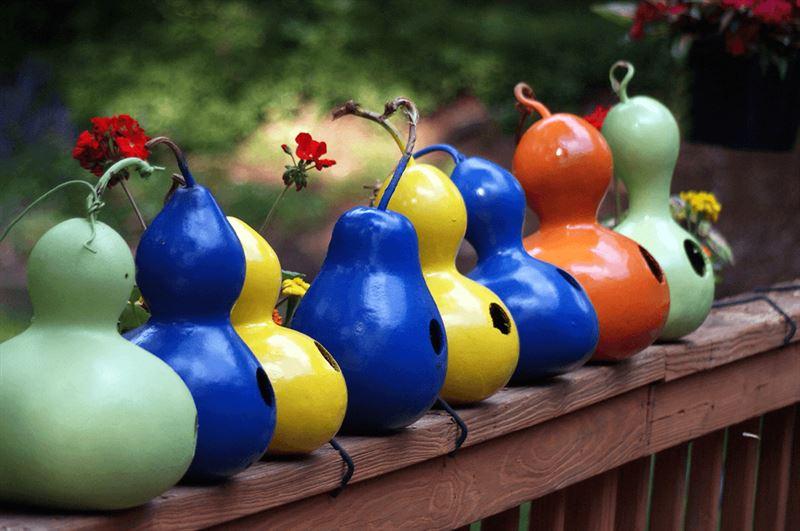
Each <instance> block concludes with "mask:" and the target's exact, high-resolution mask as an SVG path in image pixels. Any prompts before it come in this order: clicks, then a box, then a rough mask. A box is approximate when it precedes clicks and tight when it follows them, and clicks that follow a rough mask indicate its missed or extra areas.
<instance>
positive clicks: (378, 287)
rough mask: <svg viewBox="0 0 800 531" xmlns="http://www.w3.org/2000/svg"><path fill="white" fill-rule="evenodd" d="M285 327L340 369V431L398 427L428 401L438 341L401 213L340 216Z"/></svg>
mask: <svg viewBox="0 0 800 531" xmlns="http://www.w3.org/2000/svg"><path fill="white" fill-rule="evenodd" d="M292 327H293V328H295V329H296V330H298V331H300V332H303V333H305V334H307V335H308V336H310V337H313V338H315V339H316V340H317V341H319V342H320V343H322V344H323V345H325V347H326V348H327V349H328V351H329V352H330V353H331V354H332V355H333V357H334V359H336V362H337V363H338V364H339V367H341V369H342V373H343V374H344V378H345V382H346V383H347V392H348V401H347V413H346V415H345V420H344V424H343V426H342V430H343V431H347V432H350V433H380V432H384V431H387V430H396V429H400V428H404V427H406V426H408V425H410V424H412V423H413V422H415V421H416V420H417V419H419V418H420V417H421V416H422V415H424V414H425V412H427V411H428V410H429V409H430V408H431V406H432V405H433V403H434V402H435V401H436V397H437V396H438V394H439V390H440V389H441V387H442V383H443V382H444V377H445V371H446V368H447V359H448V353H447V339H446V337H445V333H444V326H443V324H442V318H441V316H440V315H439V311H438V310H437V308H436V304H435V303H434V301H433V298H432V297H431V294H430V292H429V291H428V288H427V286H426V285H425V279H424V278H423V276H422V270H421V269H420V263H419V248H418V245H417V236H416V233H415V231H414V227H413V226H412V225H411V223H410V222H409V221H408V219H407V218H406V217H405V216H402V215H400V214H398V213H396V212H389V211H383V210H379V209H376V208H369V207H356V208H353V209H351V210H348V211H347V212H345V213H344V214H343V215H342V216H341V217H340V218H339V220H338V221H337V222H336V225H335V226H334V229H333V234H332V236H331V241H330V244H329V246H328V253H327V255H326V257H325V261H324V262H323V264H322V268H321V269H320V272H319V275H317V278H316V279H315V280H314V282H313V283H312V284H311V287H310V288H309V290H308V292H307V293H306V295H305V296H304V297H303V299H302V300H301V302H300V305H299V306H298V308H297V312H296V313H295V316H294V319H293V321H292Z"/></svg>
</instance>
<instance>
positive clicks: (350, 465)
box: [329, 437, 356, 498]
mask: <svg viewBox="0 0 800 531" xmlns="http://www.w3.org/2000/svg"><path fill="white" fill-rule="evenodd" d="M329 443H330V445H331V446H332V447H333V449H334V450H336V451H337V452H339V457H341V458H342V462H343V463H344V466H345V472H344V474H342V479H341V481H340V482H339V486H338V487H337V488H336V490H334V491H333V492H331V498H335V497H337V496H338V495H339V494H341V493H342V491H343V490H344V489H345V487H347V484H348V483H349V482H350V478H352V477H353V473H355V471H356V464H355V463H354V462H353V458H352V457H350V454H349V453H347V450H345V449H344V448H343V447H342V445H341V444H339V441H337V440H336V437H334V438H333V439H331V440H330V441H329Z"/></svg>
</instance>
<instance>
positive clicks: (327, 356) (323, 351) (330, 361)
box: [314, 341, 342, 372]
mask: <svg viewBox="0 0 800 531" xmlns="http://www.w3.org/2000/svg"><path fill="white" fill-rule="evenodd" d="M314 346H316V347H317V350H319V353H320V354H322V357H323V358H325V361H327V362H328V364H329V365H330V366H331V367H333V370H334V371H336V372H342V370H341V369H340V368H339V364H338V363H336V360H335V359H333V356H331V353H330V352H328V349H326V348H325V347H323V346H322V345H321V344H320V343H318V342H317V341H314Z"/></svg>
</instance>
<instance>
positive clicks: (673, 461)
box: [650, 443, 689, 531]
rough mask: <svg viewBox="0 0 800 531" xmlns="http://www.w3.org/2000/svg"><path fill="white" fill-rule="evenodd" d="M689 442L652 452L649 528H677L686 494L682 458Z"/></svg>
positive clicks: (669, 530)
mask: <svg viewBox="0 0 800 531" xmlns="http://www.w3.org/2000/svg"><path fill="white" fill-rule="evenodd" d="M688 451H689V444H688V443H684V444H679V445H678V446H673V447H672V448H667V449H666V450H663V451H661V452H659V453H658V454H656V463H655V468H654V471H653V497H652V501H651V502H650V506H651V507H650V531H680V529H681V528H682V527H683V504H684V500H685V498H686V459H687V455H688Z"/></svg>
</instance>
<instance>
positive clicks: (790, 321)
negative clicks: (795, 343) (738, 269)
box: [711, 286, 799, 346]
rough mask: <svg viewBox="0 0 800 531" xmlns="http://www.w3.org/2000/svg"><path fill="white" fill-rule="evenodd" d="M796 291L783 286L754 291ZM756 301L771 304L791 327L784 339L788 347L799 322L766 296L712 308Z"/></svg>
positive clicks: (747, 298) (720, 303) (752, 297)
mask: <svg viewBox="0 0 800 531" xmlns="http://www.w3.org/2000/svg"><path fill="white" fill-rule="evenodd" d="M795 289H799V288H796V287H792V286H782V287H777V288H756V289H754V290H753V291H756V292H769V291H794V290H795ZM756 301H764V302H766V303H767V304H769V305H770V306H771V307H772V309H773V310H775V311H776V312H778V313H779V314H780V315H781V317H783V320H784V322H785V323H786V324H787V325H788V326H789V330H788V331H787V332H786V335H785V336H784V337H783V346H786V345H788V344H789V343H790V342H791V341H792V338H793V337H794V334H795V333H796V332H797V322H796V321H795V320H794V319H792V316H791V315H789V314H788V313H786V312H785V311H784V310H783V308H781V307H780V306H778V304H777V303H776V302H775V301H773V300H772V299H770V298H769V297H767V296H766V295H753V296H751V297H746V298H744V299H738V300H735V301H716V302H715V303H714V304H712V306H711V307H712V308H728V307H730V306H739V305H742V304H748V303H750V302H756Z"/></svg>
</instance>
